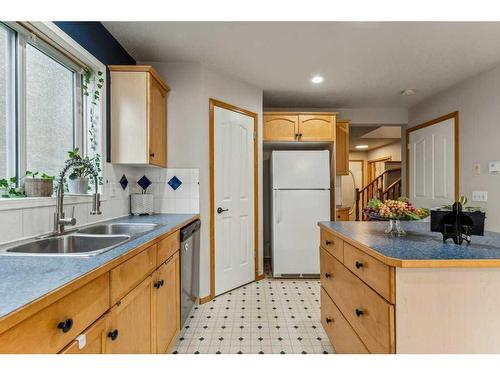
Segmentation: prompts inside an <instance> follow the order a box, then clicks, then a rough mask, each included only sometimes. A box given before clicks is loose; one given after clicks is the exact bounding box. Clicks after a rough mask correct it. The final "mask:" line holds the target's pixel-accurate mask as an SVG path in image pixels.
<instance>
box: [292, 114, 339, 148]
mask: <svg viewBox="0 0 500 375" xmlns="http://www.w3.org/2000/svg"><path fill="white" fill-rule="evenodd" d="M334 140H335V116H333V115H300V116H299V141H300V142H332V141H334Z"/></svg>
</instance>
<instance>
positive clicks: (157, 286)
mask: <svg viewBox="0 0 500 375" xmlns="http://www.w3.org/2000/svg"><path fill="white" fill-rule="evenodd" d="M163 284H165V281H164V280H158V281H157V282H156V283H154V284H153V285H154V287H155V288H156V289H160V288H161V287H162V286H163Z"/></svg>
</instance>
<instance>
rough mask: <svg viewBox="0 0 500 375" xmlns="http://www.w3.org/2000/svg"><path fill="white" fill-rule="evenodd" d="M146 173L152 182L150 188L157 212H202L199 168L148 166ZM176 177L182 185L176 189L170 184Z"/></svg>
mask: <svg viewBox="0 0 500 375" xmlns="http://www.w3.org/2000/svg"><path fill="white" fill-rule="evenodd" d="M145 175H146V177H147V178H149V179H150V180H151V182H152V184H151V186H150V187H149V189H148V190H149V191H150V192H151V193H153V195H154V202H155V206H154V207H155V212H156V213H182V214H186V213H187V214H191V213H193V214H197V213H199V212H200V208H199V207H200V204H199V198H200V184H199V170H198V169H197V168H193V169H172V168H168V169H156V168H155V169H153V168H147V169H146V171H145ZM174 177H177V179H178V180H179V181H180V185H178V187H177V188H176V189H175V190H174V188H173V187H172V186H170V185H169V181H170V180H172V179H173V178H174ZM173 185H174V187H175V186H177V185H176V184H173Z"/></svg>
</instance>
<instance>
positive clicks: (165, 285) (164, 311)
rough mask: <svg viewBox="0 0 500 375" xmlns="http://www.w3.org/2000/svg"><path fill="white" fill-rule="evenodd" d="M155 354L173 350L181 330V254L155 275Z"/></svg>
mask: <svg viewBox="0 0 500 375" xmlns="http://www.w3.org/2000/svg"><path fill="white" fill-rule="evenodd" d="M153 293H154V301H155V303H154V305H155V307H154V308H155V311H154V315H155V319H154V323H155V324H154V328H153V334H154V335H155V341H156V348H155V352H156V353H159V354H163V353H166V352H168V351H170V350H171V348H172V346H173V344H174V342H175V339H176V336H177V333H178V332H179V329H180V263H179V253H178V252H177V253H176V254H174V255H173V256H172V257H171V258H170V259H169V260H168V261H167V262H166V263H164V264H162V265H161V266H160V267H159V268H158V269H157V270H156V272H155V273H154V275H153Z"/></svg>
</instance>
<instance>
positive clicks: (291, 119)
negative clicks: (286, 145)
mask: <svg viewBox="0 0 500 375" xmlns="http://www.w3.org/2000/svg"><path fill="white" fill-rule="evenodd" d="M298 122H299V116H298V115H279V114H273V115H264V123H263V140H264V141H268V142H269V141H275V142H296V141H297V140H298V136H297V134H298Z"/></svg>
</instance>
